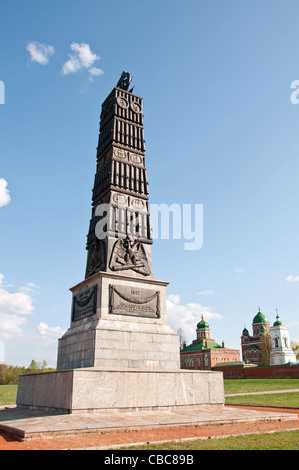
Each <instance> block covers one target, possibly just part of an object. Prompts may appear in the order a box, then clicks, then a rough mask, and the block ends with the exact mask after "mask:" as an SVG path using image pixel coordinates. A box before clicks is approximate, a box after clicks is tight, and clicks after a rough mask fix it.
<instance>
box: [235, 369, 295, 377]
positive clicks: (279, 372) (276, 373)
mask: <svg viewBox="0 0 299 470" xmlns="http://www.w3.org/2000/svg"><path fill="white" fill-rule="evenodd" d="M244 378H245V379H258V378H260V379H275V378H277V379H279V378H299V366H271V367H252V368H248V369H247V368H246V369H244Z"/></svg>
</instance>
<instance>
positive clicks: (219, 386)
mask: <svg viewBox="0 0 299 470" xmlns="http://www.w3.org/2000/svg"><path fill="white" fill-rule="evenodd" d="M223 404H224V386H223V375H222V372H211V371H186V370H181V369H178V370H142V369H140V370H138V369H134V370H133V369H118V370H112V369H111V370H110V369H96V368H86V369H72V370H65V371H57V372H47V373H41V374H30V375H23V376H20V378H19V387H18V395H17V406H18V407H22V408H27V409H33V410H44V411H57V412H64V413H75V412H82V411H97V412H99V411H101V410H102V411H116V412H117V411H133V410H146V409H153V410H155V409H172V408H176V407H188V406H200V405H223Z"/></svg>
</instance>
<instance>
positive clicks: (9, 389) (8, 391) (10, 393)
mask: <svg viewBox="0 0 299 470" xmlns="http://www.w3.org/2000/svg"><path fill="white" fill-rule="evenodd" d="M17 390H18V386H17V385H0V405H13V404H15V403H16V399H17Z"/></svg>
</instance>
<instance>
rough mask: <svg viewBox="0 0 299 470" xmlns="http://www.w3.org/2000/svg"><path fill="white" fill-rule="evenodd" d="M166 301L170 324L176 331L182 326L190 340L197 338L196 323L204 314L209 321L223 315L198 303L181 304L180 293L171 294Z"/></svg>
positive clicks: (218, 318) (219, 318)
mask: <svg viewBox="0 0 299 470" xmlns="http://www.w3.org/2000/svg"><path fill="white" fill-rule="evenodd" d="M166 303H167V319H168V322H169V325H170V326H171V327H172V328H173V330H174V331H175V332H177V330H178V329H179V328H182V330H183V332H184V334H185V336H186V339H187V340H188V341H191V340H193V339H194V338H195V329H196V325H197V323H198V322H199V321H200V320H201V316H202V315H203V316H204V318H205V320H207V321H209V320H211V319H212V318H214V319H216V320H221V318H222V315H220V314H219V313H216V312H213V311H212V309H211V307H207V306H204V305H201V304H198V303H188V304H185V305H184V304H181V303H180V296H179V295H170V296H169V297H168V298H167V301H166Z"/></svg>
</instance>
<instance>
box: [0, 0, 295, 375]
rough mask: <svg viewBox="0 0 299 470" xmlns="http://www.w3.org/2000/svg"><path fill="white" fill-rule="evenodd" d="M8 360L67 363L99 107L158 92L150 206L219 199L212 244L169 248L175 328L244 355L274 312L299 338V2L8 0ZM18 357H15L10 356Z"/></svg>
mask: <svg viewBox="0 0 299 470" xmlns="http://www.w3.org/2000/svg"><path fill="white" fill-rule="evenodd" d="M0 14H1V30H0V103H1V104H0V362H1V360H2V361H5V362H6V363H7V364H13V365H25V366H29V364H30V362H31V360H32V359H34V360H36V361H40V362H41V361H43V360H46V361H47V363H48V364H49V365H52V366H54V367H55V365H56V356H57V340H58V338H60V337H61V336H62V335H63V333H64V332H65V331H66V330H67V329H68V328H69V325H70V314H71V300H72V299H71V293H70V291H69V289H70V288H71V287H73V286H74V285H76V284H77V283H79V282H81V281H82V280H83V278H84V275H85V265H86V253H87V252H86V250H85V245H86V235H87V233H88V229H89V220H90V216H91V196H92V192H91V191H92V187H93V180H94V174H95V168H96V146H97V141H98V132H99V119H100V108H101V104H102V102H103V101H104V100H105V98H106V97H107V95H108V94H109V93H110V91H111V90H112V89H113V88H114V86H115V85H116V83H117V81H118V80H119V78H120V75H121V73H122V71H123V70H126V71H128V72H130V73H131V75H132V76H133V77H134V78H133V85H135V88H134V93H136V94H137V95H139V96H142V97H143V107H144V132H145V139H146V166H147V172H148V179H149V190H150V203H151V204H162V203H165V204H167V205H171V204H178V205H179V206H180V207H183V205H184V204H185V205H187V204H189V205H190V207H192V208H194V207H195V206H196V205H200V204H201V205H202V207H203V224H202V227H201V229H202V234H203V244H202V247H201V248H200V249H197V250H187V249H186V246H185V242H186V240H184V239H183V238H182V239H172V238H171V237H170V239H168V240H164V239H156V240H155V241H154V244H153V247H152V255H153V267H154V278H155V279H159V280H164V281H168V282H170V284H169V286H168V287H167V295H168V301H167V306H168V321H169V323H170V325H171V326H172V327H173V329H174V330H175V331H176V330H177V329H178V328H182V329H183V331H184V333H185V337H186V340H187V342H191V341H192V340H193V339H195V328H196V324H197V323H198V321H199V320H200V318H201V315H202V314H203V315H204V316H205V319H206V320H207V321H208V322H209V324H210V328H211V337H212V338H213V339H215V340H216V342H219V343H221V341H225V344H226V346H227V347H232V348H236V349H240V336H241V333H242V330H243V328H244V326H246V327H247V328H248V329H249V331H250V332H251V323H252V319H253V317H254V316H255V314H256V313H257V311H258V306H259V305H260V308H261V311H262V312H263V313H264V314H265V315H266V316H267V317H268V319H269V321H270V323H271V324H273V322H274V321H275V316H276V308H278V311H279V315H280V318H281V320H282V321H283V322H284V323H286V324H287V325H288V327H289V331H290V338H291V340H297V341H299V314H298V313H299V296H298V294H299V236H298V234H299V211H298V207H299V185H298V174H299V104H298V101H299V100H298V97H299V93H298V96H297V93H296V89H297V88H298V85H299V82H298V83H297V84H296V80H299V53H298V44H299V29H298V21H297V18H298V14H299V4H298V1H297V0H288V1H282V0H250V1H249V0H243V1H242V2H240V1H238V0H213V1H210V0H184V1H182V0H150V1H148V2H140V1H137V0H128V1H126V2H123V1H120V0H114V1H113V2H107V1H104V0H63V2H58V1H57V0H53V1H52V2H41V1H40V0H26V2H24V1H21V0H10V1H8V0H2V2H1V12H0ZM1 356H2V358H1Z"/></svg>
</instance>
